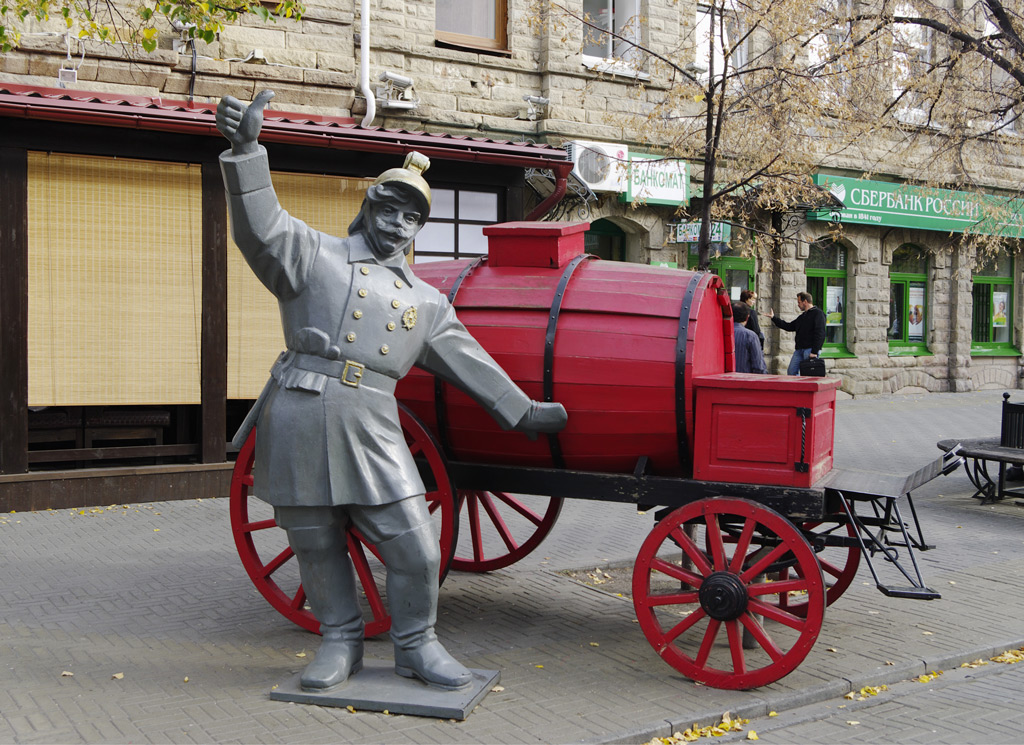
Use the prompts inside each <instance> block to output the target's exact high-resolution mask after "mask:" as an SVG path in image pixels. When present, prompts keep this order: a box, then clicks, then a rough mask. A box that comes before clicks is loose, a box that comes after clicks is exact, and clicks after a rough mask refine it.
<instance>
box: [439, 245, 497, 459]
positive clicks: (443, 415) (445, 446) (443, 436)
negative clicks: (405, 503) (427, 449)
mask: <svg viewBox="0 0 1024 745" xmlns="http://www.w3.org/2000/svg"><path fill="white" fill-rule="evenodd" d="M485 261H487V257H486V256H481V257H480V258H479V259H477V260H476V261H474V262H473V263H472V264H470V265H469V266H467V267H466V268H465V269H463V270H462V272H461V273H460V274H459V276H458V277H456V279H455V283H454V284H453V285H452V289H450V290H448V302H449V303H451V304H452V306H454V305H455V296H456V295H457V294H458V293H459V288H460V287H462V281H463V280H464V279H465V278H466V277H468V276H469V275H470V273H472V271H473V270H474V269H476V268H477V267H478V266H480V265H481V264H482V263H484V262H485ZM434 414H435V415H436V417H437V439H438V440H440V442H441V452H442V453H444V454H445V455H447V456H449V457H450V456H451V448H450V446H449V442H448V405H447V401H446V396H445V393H444V381H443V380H441V379H440V378H438V377H435V378H434Z"/></svg>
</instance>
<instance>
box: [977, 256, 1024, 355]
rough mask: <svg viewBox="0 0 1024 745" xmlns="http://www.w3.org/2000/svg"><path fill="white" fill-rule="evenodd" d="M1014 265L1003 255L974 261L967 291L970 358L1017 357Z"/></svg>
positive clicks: (1010, 259) (1018, 353)
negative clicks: (969, 288) (969, 307)
mask: <svg viewBox="0 0 1024 745" xmlns="http://www.w3.org/2000/svg"><path fill="white" fill-rule="evenodd" d="M1015 263H1016V262H1015V261H1014V258H1013V257H1012V256H1010V255H1009V254H1005V253H1000V254H997V255H995V256H990V257H987V258H984V259H978V262H977V265H976V266H975V270H974V276H973V287H972V289H971V296H972V299H973V301H974V304H973V306H974V307H973V309H972V311H971V354H972V355H977V356H985V355H989V356H994V357H1006V356H1015V357H1016V356H1020V351H1019V350H1018V349H1017V348H1016V346H1014V338H1013V319H1014V301H1013V300H1014V294H1015V289H1016V288H1015V286H1014V281H1013V280H1014V269H1015Z"/></svg>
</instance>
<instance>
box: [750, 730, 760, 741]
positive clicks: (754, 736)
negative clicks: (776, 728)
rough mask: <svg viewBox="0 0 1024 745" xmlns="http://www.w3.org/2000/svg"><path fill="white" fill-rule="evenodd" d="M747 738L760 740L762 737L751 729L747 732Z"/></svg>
mask: <svg viewBox="0 0 1024 745" xmlns="http://www.w3.org/2000/svg"><path fill="white" fill-rule="evenodd" d="M747 739H748V740H760V739H761V738H759V737H758V736H757V733H756V732H754V730H750V732H748V733H747Z"/></svg>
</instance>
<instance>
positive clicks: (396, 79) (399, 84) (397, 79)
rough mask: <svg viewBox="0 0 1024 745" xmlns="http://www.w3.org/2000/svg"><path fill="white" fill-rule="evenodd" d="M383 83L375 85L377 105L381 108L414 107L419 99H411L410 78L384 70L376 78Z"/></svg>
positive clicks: (406, 108) (411, 82)
mask: <svg viewBox="0 0 1024 745" xmlns="http://www.w3.org/2000/svg"><path fill="white" fill-rule="evenodd" d="M377 79H378V80H380V81H381V82H382V83H383V85H378V86H377V91H376V92H377V105H378V106H380V107H381V108H382V109H405V110H410V109H415V108H416V107H417V106H419V103H420V102H419V101H414V100H413V99H412V91H411V90H410V88H412V85H413V80H412V78H407V77H406V76H405V75H399V74H398V73H397V72H389V71H387V70H385V71H384V72H382V73H381V74H380V77H379V78H377Z"/></svg>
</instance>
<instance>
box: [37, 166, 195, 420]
mask: <svg viewBox="0 0 1024 745" xmlns="http://www.w3.org/2000/svg"><path fill="white" fill-rule="evenodd" d="M28 168H29V175H28V192H29V193H28V202H29V204H28V208H29V228H28V238H29V247H28V253H29V257H28V258H29V271H28V295H29V308H28V311H29V321H28V326H29V328H28V357H29V359H28V365H29V380H28V403H29V405H30V406H52V405H99V404H154V403H159V404H193V403H199V392H200V336H201V324H200V319H201V311H202V277H201V274H200V273H201V271H202V265H201V262H202V257H201V246H202V233H201V228H202V225H201V220H202V192H201V181H200V167H199V166H198V165H190V164H184V163H166V162H151V161H143V160H128V159H120V158H117V159H115V158H100V157H91V156H82V155H66V154H58V153H42V152H30V153H29V157H28Z"/></svg>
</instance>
